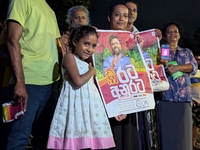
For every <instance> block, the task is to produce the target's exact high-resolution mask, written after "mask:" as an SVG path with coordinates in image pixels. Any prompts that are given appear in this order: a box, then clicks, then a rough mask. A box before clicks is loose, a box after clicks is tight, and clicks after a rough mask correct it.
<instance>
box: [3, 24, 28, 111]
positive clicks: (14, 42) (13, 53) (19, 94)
mask: <svg viewBox="0 0 200 150" xmlns="http://www.w3.org/2000/svg"><path fill="white" fill-rule="evenodd" d="M7 29H8V40H7V46H8V52H9V54H10V59H11V65H12V68H13V72H14V75H15V80H16V84H15V88H14V93H13V94H14V99H16V100H17V101H18V102H20V101H23V104H24V111H26V105H27V100H28V94H27V91H26V87H25V79H24V73H23V69H22V57H21V51H20V44H19V39H20V37H21V35H22V29H23V27H22V26H21V25H20V24H19V23H17V22H15V21H12V20H11V21H8V22H7Z"/></svg>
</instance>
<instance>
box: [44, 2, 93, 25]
mask: <svg viewBox="0 0 200 150" xmlns="http://www.w3.org/2000/svg"><path fill="white" fill-rule="evenodd" d="M46 2H47V3H48V4H49V6H50V7H51V8H52V9H53V10H54V12H55V14H56V17H57V20H58V24H63V23H64V22H65V19H66V13H67V10H68V9H69V8H70V7H72V6H75V5H83V6H85V7H86V8H89V7H90V6H91V0H46Z"/></svg>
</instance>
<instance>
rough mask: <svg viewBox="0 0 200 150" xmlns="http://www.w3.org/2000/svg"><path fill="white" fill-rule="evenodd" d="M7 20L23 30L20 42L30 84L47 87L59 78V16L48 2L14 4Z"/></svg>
mask: <svg viewBox="0 0 200 150" xmlns="http://www.w3.org/2000/svg"><path fill="white" fill-rule="evenodd" d="M7 20H15V21H17V22H18V23H19V24H20V25H21V26H22V27H23V31H22V36H21V38H20V41H19V43H20V45H21V55H22V65H23V71H24V75H25V83H26V84H35V85H47V84H51V83H52V82H54V81H55V80H57V79H58V78H59V75H58V51H57V46H56V38H58V37H60V33H59V29H58V25H57V20H56V16H55V14H54V12H53V10H52V9H51V8H50V7H49V5H48V4H47V3H46V1H45V0H11V1H10V5H9V9H8V18H7Z"/></svg>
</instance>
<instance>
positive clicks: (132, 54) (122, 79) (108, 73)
mask: <svg viewBox="0 0 200 150" xmlns="http://www.w3.org/2000/svg"><path fill="white" fill-rule="evenodd" d="M97 31H98V34H99V39H98V45H97V48H96V52H95V53H94V55H93V61H94V66H95V69H96V79H97V84H98V86H99V89H100V93H101V96H102V98H103V101H104V104H105V108H106V110H107V113H108V117H109V118H111V117H115V116H117V115H120V114H130V113H134V112H140V111H144V110H149V109H154V107H155V101H154V96H153V90H152V85H151V82H150V77H149V74H148V71H147V69H146V66H145V60H144V57H143V54H142V50H141V49H140V48H141V47H142V45H139V44H136V41H135V38H134V35H133V34H132V33H130V32H127V31H113V30H97Z"/></svg>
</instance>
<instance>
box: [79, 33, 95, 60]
mask: <svg viewBox="0 0 200 150" xmlns="http://www.w3.org/2000/svg"><path fill="white" fill-rule="evenodd" d="M96 46H97V36H96V34H89V35H86V36H84V37H83V38H81V39H80V40H79V41H78V42H76V43H75V47H76V48H75V53H76V54H78V56H79V57H80V59H83V60H85V59H88V58H89V57H90V56H91V55H92V54H93V53H94V52H95V50H96Z"/></svg>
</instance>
